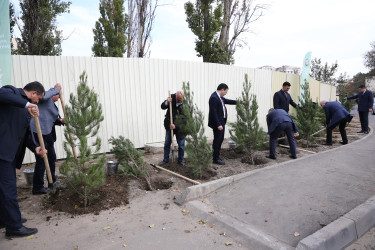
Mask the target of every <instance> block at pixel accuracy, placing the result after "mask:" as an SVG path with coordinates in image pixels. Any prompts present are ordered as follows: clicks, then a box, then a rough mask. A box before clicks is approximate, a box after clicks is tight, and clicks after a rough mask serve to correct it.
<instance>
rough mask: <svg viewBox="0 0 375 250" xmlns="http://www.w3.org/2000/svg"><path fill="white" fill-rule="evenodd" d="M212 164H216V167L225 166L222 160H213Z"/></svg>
mask: <svg viewBox="0 0 375 250" xmlns="http://www.w3.org/2000/svg"><path fill="white" fill-rule="evenodd" d="M213 163H214V164H218V165H225V162H224V161H223V160H220V159H219V160H214V161H213Z"/></svg>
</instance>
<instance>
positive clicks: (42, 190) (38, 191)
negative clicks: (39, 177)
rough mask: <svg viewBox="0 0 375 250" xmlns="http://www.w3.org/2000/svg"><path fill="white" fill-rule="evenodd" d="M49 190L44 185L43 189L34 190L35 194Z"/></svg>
mask: <svg viewBox="0 0 375 250" xmlns="http://www.w3.org/2000/svg"><path fill="white" fill-rule="evenodd" d="M48 192H49V189H48V188H45V187H42V188H41V189H39V190H33V194H34V195H35V194H48Z"/></svg>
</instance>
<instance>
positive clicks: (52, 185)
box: [34, 115, 58, 194]
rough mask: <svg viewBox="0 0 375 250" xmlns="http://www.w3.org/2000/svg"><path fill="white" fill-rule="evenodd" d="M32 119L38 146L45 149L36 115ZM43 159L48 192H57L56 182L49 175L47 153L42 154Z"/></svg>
mask: <svg viewBox="0 0 375 250" xmlns="http://www.w3.org/2000/svg"><path fill="white" fill-rule="evenodd" d="M34 121H35V127H36V131H37V133H38V139H39V144H40V147H41V148H42V150H45V149H46V147H45V146H44V140H43V135H42V130H41V129H40V123H39V118H38V116H37V115H35V116H34ZM43 160H44V165H45V167H46V172H47V177H48V178H47V179H48V188H49V190H50V193H52V194H56V193H57V192H58V189H57V184H56V182H55V183H53V180H52V175H51V169H50V168H49V163H48V158H47V154H45V155H44V156H43Z"/></svg>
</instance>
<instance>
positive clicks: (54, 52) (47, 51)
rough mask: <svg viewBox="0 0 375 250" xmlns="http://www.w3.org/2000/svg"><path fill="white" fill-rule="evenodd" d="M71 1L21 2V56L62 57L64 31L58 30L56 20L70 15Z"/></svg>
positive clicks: (18, 48) (37, 0) (17, 51)
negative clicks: (64, 14) (58, 17)
mask: <svg viewBox="0 0 375 250" xmlns="http://www.w3.org/2000/svg"><path fill="white" fill-rule="evenodd" d="M70 4H71V2H70V1H61V0H20V7H21V13H22V14H21V17H20V18H17V22H18V21H19V20H20V21H21V22H22V24H19V25H18V27H19V28H20V32H21V37H20V38H16V41H17V50H14V51H13V52H14V54H19V55H47V56H58V55H61V52H62V49H61V42H62V40H63V37H62V31H60V30H58V29H57V23H56V18H57V16H59V15H61V14H63V13H69V6H70Z"/></svg>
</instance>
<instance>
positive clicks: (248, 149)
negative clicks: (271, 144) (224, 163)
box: [229, 74, 265, 164]
mask: <svg viewBox="0 0 375 250" xmlns="http://www.w3.org/2000/svg"><path fill="white" fill-rule="evenodd" d="M250 89H251V82H250V81H249V80H248V76H247V74H245V81H244V83H243V91H242V96H241V98H239V99H237V104H236V110H237V122H233V123H230V126H231V127H232V128H231V129H230V130H229V133H230V135H231V138H232V140H233V141H235V142H236V144H237V148H236V151H237V152H239V153H247V154H249V156H250V160H251V162H252V164H254V159H253V150H255V149H259V148H261V147H262V145H263V141H264V140H265V132H263V130H262V128H261V127H260V126H259V122H258V103H257V98H256V95H254V94H250Z"/></svg>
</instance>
